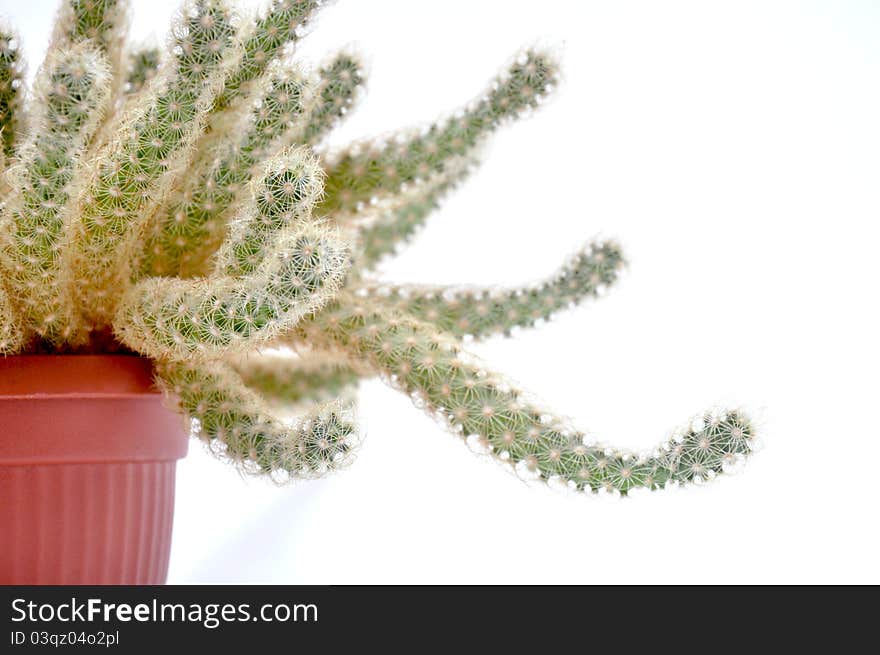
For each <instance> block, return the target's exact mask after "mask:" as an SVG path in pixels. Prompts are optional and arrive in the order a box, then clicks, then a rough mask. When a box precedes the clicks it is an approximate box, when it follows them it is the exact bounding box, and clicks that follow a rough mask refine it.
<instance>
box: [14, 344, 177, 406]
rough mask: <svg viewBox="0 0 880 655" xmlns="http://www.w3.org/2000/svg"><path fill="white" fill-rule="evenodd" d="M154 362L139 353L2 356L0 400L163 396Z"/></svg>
mask: <svg viewBox="0 0 880 655" xmlns="http://www.w3.org/2000/svg"><path fill="white" fill-rule="evenodd" d="M160 394H161V391H159V389H158V388H157V387H156V385H155V384H154V382H153V363H152V361H151V360H150V359H148V358H146V357H141V356H139V355H118V354H112V355H11V356H8V357H0V402H2V401H4V400H21V399H26V398H30V399H34V400H36V399H39V398H63V397H67V398H71V397H72V398H130V397H137V396H144V395H147V396H152V395H160Z"/></svg>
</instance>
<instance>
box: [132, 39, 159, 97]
mask: <svg viewBox="0 0 880 655" xmlns="http://www.w3.org/2000/svg"><path fill="white" fill-rule="evenodd" d="M161 61H162V55H161V53H160V52H159V48H157V47H155V46H144V47H142V48H139V49H138V50H135V51H134V52H132V53H131V54H129V56H128V60H127V62H128V66H127V68H126V70H127V74H126V77H125V89H124V91H125V93H127V94H132V93H138V92H139V91H141V90H142V89H143V88H144V87H145V86H146V85H147V83H148V82H149V81H150V80H151V79H153V77H155V76H156V73H157V72H158V70H159V64H160V63H161Z"/></svg>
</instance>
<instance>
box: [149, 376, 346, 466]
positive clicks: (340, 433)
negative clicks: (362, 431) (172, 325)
mask: <svg viewBox="0 0 880 655" xmlns="http://www.w3.org/2000/svg"><path fill="white" fill-rule="evenodd" d="M156 381H157V382H158V384H159V386H160V387H161V388H162V389H163V390H164V391H165V392H166V393H167V394H168V395H169V396H170V397H171V398H172V399H173V400H174V402H176V403H177V404H178V405H179V409H180V410H181V411H182V413H183V414H184V415H186V416H187V417H188V418H189V419H190V422H191V424H192V431H193V434H194V435H195V436H197V437H199V438H200V439H202V440H203V441H205V442H206V443H207V444H208V446H209V448H210V450H211V451H212V452H213V453H215V454H216V455H217V456H219V457H221V458H222V459H225V460H228V461H231V462H233V463H234V464H236V465H238V466H239V467H240V468H241V469H242V470H243V471H245V472H247V473H251V474H254V475H269V476H272V477H273V479H275V480H277V481H284V480H286V479H294V480H295V479H309V478H315V477H318V476H321V475H323V474H325V473H327V472H328V471H333V470H337V469H339V468H342V467H343V466H345V465H346V464H347V463H349V462H350V461H351V459H352V455H353V451H354V448H355V447H356V445H357V428H356V426H355V423H354V417H353V415H352V414H353V410H352V408H351V407H350V406H345V405H343V404H342V403H339V402H333V403H328V404H325V405H321V406H319V407H316V408H314V409H312V410H311V411H310V412H309V413H307V414H305V415H303V416H301V417H299V418H297V419H296V420H295V421H294V422H293V423H292V424H291V423H289V422H287V421H285V420H283V419H282V418H280V417H278V416H276V415H274V414H273V412H272V411H271V409H270V408H269V407H268V406H267V405H266V404H265V403H264V402H263V400H262V399H261V398H260V396H259V395H257V394H256V393H254V392H253V391H252V390H251V389H249V388H248V387H247V386H246V385H245V384H244V383H243V382H242V380H241V378H240V377H239V376H238V375H237V374H236V373H235V372H234V371H233V370H232V369H231V368H230V367H228V366H226V365H225V364H222V363H220V362H210V363H205V364H201V365H199V366H193V365H192V364H188V363H181V362H175V361H159V362H157V365H156Z"/></svg>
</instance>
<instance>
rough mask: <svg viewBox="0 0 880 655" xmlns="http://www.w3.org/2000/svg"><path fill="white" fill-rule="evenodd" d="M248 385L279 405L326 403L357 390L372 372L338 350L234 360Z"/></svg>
mask: <svg viewBox="0 0 880 655" xmlns="http://www.w3.org/2000/svg"><path fill="white" fill-rule="evenodd" d="M230 365H231V366H232V367H233V368H234V369H235V371H236V372H237V373H238V374H239V375H240V376H241V378H242V380H244V382H245V384H247V386H249V387H250V388H252V389H254V390H255V391H257V392H259V393H260V395H261V396H263V397H264V398H265V399H266V400H267V401H269V402H270V403H272V404H275V405H278V406H299V405H302V404H304V403H309V402H324V401H327V400H329V399H331V398H336V397H339V396H348V395H351V394H353V393H354V391H355V389H356V387H357V384H358V382H360V381H361V380H362V379H363V378H364V377H371V376H372V375H373V373H372V371H370V370H368V369H360V370H359V369H358V368H357V367H355V366H352V364H351V362H350V361H349V360H348V359H347V358H345V357H342V356H340V355H339V354H336V353H329V352H320V351H318V352H307V353H305V355H304V356H299V357H296V358H294V357H286V356H281V355H263V356H248V357H242V358H240V359H238V360H236V361H233V362H230Z"/></svg>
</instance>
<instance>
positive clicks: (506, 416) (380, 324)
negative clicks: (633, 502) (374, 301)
mask: <svg viewBox="0 0 880 655" xmlns="http://www.w3.org/2000/svg"><path fill="white" fill-rule="evenodd" d="M297 335H298V336H299V338H302V339H305V340H306V341H307V342H308V343H316V342H317V343H325V344H328V345H332V346H336V347H339V348H342V349H345V350H347V351H348V353H349V354H350V356H351V357H352V359H353V360H354V361H357V362H359V363H366V364H368V365H370V366H371V367H372V368H373V369H374V371H375V372H376V373H378V374H381V375H382V376H383V377H384V378H385V379H387V380H388V381H389V382H390V383H391V384H393V385H394V386H395V387H397V388H399V389H400V390H401V391H403V392H404V393H406V394H407V395H409V396H410V397H412V398H413V400H414V401H415V402H416V404H417V405H418V406H420V407H422V408H423V409H425V410H426V411H427V412H429V413H432V414H436V415H438V416H439V417H440V418H441V419H442V420H443V421H444V422H446V423H447V424H448V425H449V427H450V428H451V429H452V430H453V431H455V432H457V433H459V434H460V435H461V436H463V437H464V438H465V439H466V440H467V441H468V443H469V445H471V446H472V447H473V448H475V449H477V450H479V451H481V452H484V453H487V454H490V455H491V456H492V457H494V458H495V459H497V460H498V461H500V462H502V463H504V464H505V465H508V466H511V467H513V468H514V469H515V470H516V472H517V473H519V474H520V475H522V476H524V477H526V478H529V479H539V480H542V481H544V482H553V483H556V482H561V483H564V484H566V485H567V486H569V487H571V488H576V489H579V490H592V491H598V490H606V491H609V492H619V493H620V494H624V495H625V494H627V493H629V492H631V491H632V490H634V489H636V488H648V489H657V488H660V487H663V486H665V485H666V484H668V483H673V484H676V483H687V482H696V481H701V480H704V479H708V478H712V477H714V476H716V475H717V474H719V473H721V472H722V471H724V470H725V469H727V468H728V467H729V466H733V465H734V464H736V463H737V461H738V460H740V459H743V458H744V457H745V456H746V455H748V454H749V452H750V451H751V447H752V446H751V444H752V438H753V433H754V428H753V426H752V424H751V423H750V422H749V420H748V419H747V418H746V417H745V416H744V415H743V414H741V413H740V412H737V411H732V412H719V413H706V414H705V415H703V416H702V417H700V418H699V419H697V420H694V421H693V422H692V423H691V424H690V425H688V426H687V427H685V428H682V429H681V430H679V431H677V432H675V433H674V435H673V437H672V438H671V439H670V440H669V441H667V442H666V443H664V444H662V445H661V446H660V447H658V448H657V449H655V451H653V452H652V453H650V454H641V455H640V454H636V453H629V452H626V451H621V450H618V449H615V448H611V447H608V446H605V445H599V444H595V443H592V442H591V441H590V439H589V438H588V437H587V436H586V435H585V434H584V433H583V432H579V431H577V430H575V429H573V428H571V427H570V426H568V425H566V424H565V423H564V422H563V421H562V420H561V419H559V418H556V417H555V416H554V415H552V414H550V413H548V412H547V411H546V410H544V409H542V408H540V407H538V406H536V405H535V404H534V403H533V402H532V401H531V400H529V399H528V397H527V396H526V394H524V393H523V392H521V391H520V390H518V389H517V388H516V386H515V385H514V384H513V383H511V382H510V381H509V380H506V379H505V378H503V377H502V376H500V375H498V374H496V373H494V372H492V371H491V370H489V369H487V368H486V367H485V366H484V365H483V364H482V363H481V362H479V361H477V360H476V359H475V358H474V357H473V356H471V355H469V354H468V353H466V352H465V351H463V350H462V349H461V347H460V346H459V344H458V342H457V340H455V339H454V338H452V337H451V336H450V335H446V334H444V333H443V332H440V331H439V330H437V329H436V328H435V327H433V326H431V325H430V324H427V323H424V322H422V321H418V320H416V319H414V318H412V317H409V316H406V315H404V314H396V313H393V312H388V311H383V310H380V309H377V308H375V307H372V306H367V305H362V304H359V303H358V301H357V300H356V299H350V298H348V299H341V301H339V302H334V303H333V304H332V305H331V306H329V307H328V308H326V309H325V311H323V312H322V313H321V314H320V315H319V316H318V317H316V319H315V320H314V322H311V323H305V324H303V325H301V326H300V327H299V328H298V330H297ZM328 342H329V343H328Z"/></svg>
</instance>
